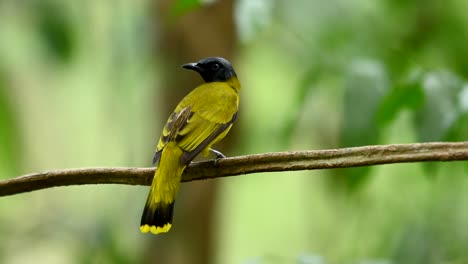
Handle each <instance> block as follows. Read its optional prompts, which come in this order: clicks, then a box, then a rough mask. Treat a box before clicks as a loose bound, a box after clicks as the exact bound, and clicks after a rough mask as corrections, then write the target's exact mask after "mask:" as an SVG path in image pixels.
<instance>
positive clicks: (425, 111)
mask: <svg viewBox="0 0 468 264" xmlns="http://www.w3.org/2000/svg"><path fill="white" fill-rule="evenodd" d="M422 86H423V91H424V103H423V105H422V107H421V108H420V109H419V110H418V111H416V114H415V119H414V123H415V126H416V131H417V136H418V139H419V140H420V141H422V142H430V141H441V140H446V139H447V137H448V133H449V130H450V129H451V128H452V127H453V126H454V124H455V122H456V121H457V118H458V115H459V109H458V108H459V94H460V92H461V90H462V86H463V84H462V82H461V80H460V79H459V78H458V77H457V76H455V75H454V74H452V73H449V72H446V71H439V72H433V73H428V74H426V76H425V78H424V80H423V83H422Z"/></svg>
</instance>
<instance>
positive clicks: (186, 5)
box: [170, 0, 205, 18]
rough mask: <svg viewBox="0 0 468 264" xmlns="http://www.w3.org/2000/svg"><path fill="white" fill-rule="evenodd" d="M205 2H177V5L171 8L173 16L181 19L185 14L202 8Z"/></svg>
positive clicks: (180, 0) (185, 0)
mask: <svg viewBox="0 0 468 264" xmlns="http://www.w3.org/2000/svg"><path fill="white" fill-rule="evenodd" d="M204 2H205V1H203V0H177V1H175V3H173V4H172V7H171V10H170V12H171V15H172V17H174V18H175V17H180V16H182V15H184V14H185V13H187V12H189V11H192V10H194V9H196V8H198V7H200V6H202V4H203V3H204Z"/></svg>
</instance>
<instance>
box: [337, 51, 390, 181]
mask: <svg viewBox="0 0 468 264" xmlns="http://www.w3.org/2000/svg"><path fill="white" fill-rule="evenodd" d="M388 87H389V80H388V76H387V73H386V70H385V68H384V66H383V64H382V63H380V62H378V61H373V60H356V61H354V62H353V63H352V64H351V65H350V69H349V72H348V74H347V77H346V82H345V95H344V110H343V115H344V116H343V125H342V129H341V138H340V147H352V146H364V145H373V144H377V143H378V139H379V134H380V131H379V126H378V123H377V118H376V115H377V110H378V108H379V105H380V103H381V101H382V99H383V97H384V95H385V94H386V93H387V91H388ZM369 169H370V167H361V168H351V169H344V170H338V171H340V174H341V176H340V177H341V178H342V179H343V182H344V184H345V185H346V186H348V187H350V188H351V189H353V188H354V187H357V186H359V185H360V184H362V183H363V181H364V180H365V176H366V175H367V174H368V173H369Z"/></svg>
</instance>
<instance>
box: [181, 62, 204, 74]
mask: <svg viewBox="0 0 468 264" xmlns="http://www.w3.org/2000/svg"><path fill="white" fill-rule="evenodd" d="M182 68H184V69H189V70H192V71H196V72H200V70H201V68H200V67H199V66H198V64H197V63H195V62H194V63H187V64H184V65H182Z"/></svg>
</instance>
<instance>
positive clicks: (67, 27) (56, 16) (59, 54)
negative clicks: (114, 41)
mask: <svg viewBox="0 0 468 264" xmlns="http://www.w3.org/2000/svg"><path fill="white" fill-rule="evenodd" d="M36 11H37V13H38V24H37V25H38V32H39V36H40V37H41V39H42V41H43V42H44V44H45V46H46V48H47V49H48V51H49V53H50V54H51V55H52V56H54V57H55V58H56V59H58V60H59V61H63V62H66V61H69V60H70V59H71V58H72V56H73V53H74V51H75V36H74V33H73V30H72V23H71V21H70V18H69V17H68V16H67V14H66V12H64V10H63V7H61V6H59V5H58V4H57V2H52V1H38V2H37V9H36Z"/></svg>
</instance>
